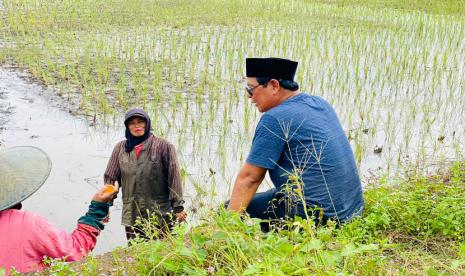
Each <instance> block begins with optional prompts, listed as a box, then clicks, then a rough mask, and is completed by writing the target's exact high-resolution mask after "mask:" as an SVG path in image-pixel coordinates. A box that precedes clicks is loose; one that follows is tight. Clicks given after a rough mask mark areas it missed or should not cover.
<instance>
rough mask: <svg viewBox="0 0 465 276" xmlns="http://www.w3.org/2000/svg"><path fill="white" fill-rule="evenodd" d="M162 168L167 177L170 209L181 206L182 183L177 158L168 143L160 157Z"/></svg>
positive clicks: (172, 147) (174, 150) (173, 149)
mask: <svg viewBox="0 0 465 276" xmlns="http://www.w3.org/2000/svg"><path fill="white" fill-rule="evenodd" d="M162 160H163V165H164V168H165V170H166V172H167V174H166V175H167V177H168V188H169V190H170V195H169V199H170V201H171V204H172V207H178V206H182V205H183V203H184V201H183V200H182V182H181V174H180V173H179V164H178V158H177V156H176V149H175V148H174V146H173V145H172V144H170V143H167V144H166V148H165V153H164V154H163V157H162Z"/></svg>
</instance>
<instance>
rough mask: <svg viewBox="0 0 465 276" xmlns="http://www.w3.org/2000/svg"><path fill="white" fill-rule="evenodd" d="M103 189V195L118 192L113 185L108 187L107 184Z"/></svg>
mask: <svg viewBox="0 0 465 276" xmlns="http://www.w3.org/2000/svg"><path fill="white" fill-rule="evenodd" d="M103 187H104V193H106V194H113V193H117V192H118V190H117V188H116V187H115V186H113V185H109V184H106V185H105V186H103Z"/></svg>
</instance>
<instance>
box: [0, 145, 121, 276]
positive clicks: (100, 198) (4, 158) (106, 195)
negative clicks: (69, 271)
mask: <svg viewBox="0 0 465 276" xmlns="http://www.w3.org/2000/svg"><path fill="white" fill-rule="evenodd" d="M50 170H51V161H50V159H49V158H48V156H47V154H46V153H45V152H43V151H42V150H40V149H38V148H35V147H14V148H10V149H7V150H3V151H1V152H0V271H1V270H2V269H4V270H5V272H6V275H9V274H10V273H11V271H12V270H14V271H17V272H29V271H35V270H40V269H42V268H43V267H45V266H46V265H45V264H43V263H42V261H43V259H44V257H50V258H54V259H55V258H63V259H64V260H65V261H77V260H80V259H82V258H83V257H85V256H86V255H87V254H88V253H89V252H90V251H91V250H92V249H93V248H94V246H95V243H96V241H97V236H98V235H99V233H100V231H101V230H103V228H104V225H103V223H102V221H103V220H104V219H105V218H106V217H107V215H108V209H109V206H110V204H109V203H108V202H110V201H111V200H112V199H113V197H114V195H115V193H116V191H110V192H108V189H106V188H103V189H101V190H100V191H98V192H97V193H96V194H95V195H94V196H93V197H92V201H91V203H90V206H89V210H88V211H87V213H86V214H85V215H84V216H82V217H80V218H79V220H78V223H77V226H76V228H75V229H74V231H73V232H72V233H71V234H68V233H66V232H65V231H63V230H60V229H57V228H55V227H54V226H52V225H51V224H50V223H49V222H48V221H47V220H46V219H45V218H43V217H41V216H39V215H36V214H34V213H32V212H29V211H25V210H21V207H22V205H21V202H23V201H24V200H25V199H26V198H28V197H29V196H30V195H32V194H33V193H35V192H36V191H37V190H38V189H39V188H40V187H41V186H42V185H43V183H44V182H45V180H46V179H47V178H48V175H49V173H50Z"/></svg>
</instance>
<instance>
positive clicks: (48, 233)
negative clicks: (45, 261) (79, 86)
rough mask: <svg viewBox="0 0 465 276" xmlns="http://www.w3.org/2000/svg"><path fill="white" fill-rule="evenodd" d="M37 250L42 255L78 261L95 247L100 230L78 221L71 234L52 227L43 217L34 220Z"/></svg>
mask: <svg viewBox="0 0 465 276" xmlns="http://www.w3.org/2000/svg"><path fill="white" fill-rule="evenodd" d="M35 233H36V234H37V235H38V236H39V237H37V238H36V245H37V249H36V250H37V251H38V253H39V254H41V255H42V256H48V257H51V258H54V259H55V258H64V260H65V261H78V260H80V259H82V258H83V257H85V256H86V255H87V254H88V253H89V252H90V251H91V250H92V249H94V247H95V243H96V242H97V236H98V235H99V233H100V230H98V229H97V228H94V227H92V226H90V225H87V224H82V223H78V225H77V227H76V229H74V231H73V232H72V233H71V234H68V233H66V232H65V231H63V230H60V229H57V228H55V227H53V226H52V225H51V224H50V223H48V222H47V220H45V219H44V218H40V219H38V220H37V222H36V231H35Z"/></svg>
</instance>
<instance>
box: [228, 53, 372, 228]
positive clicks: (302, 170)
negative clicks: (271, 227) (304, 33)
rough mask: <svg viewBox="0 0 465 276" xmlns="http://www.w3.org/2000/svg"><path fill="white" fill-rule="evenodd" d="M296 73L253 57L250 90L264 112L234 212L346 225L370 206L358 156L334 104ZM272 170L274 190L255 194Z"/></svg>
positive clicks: (292, 67)
mask: <svg viewBox="0 0 465 276" xmlns="http://www.w3.org/2000/svg"><path fill="white" fill-rule="evenodd" d="M296 70H297V62H295V61H292V60H288V59H281V58H247V59H246V77H247V78H246V81H247V84H246V87H245V89H246V92H247V94H248V97H249V98H250V100H251V102H252V103H253V104H255V106H256V107H257V109H258V111H259V112H261V113H263V115H262V116H261V118H260V121H259V122H258V125H257V127H256V129H255V135H254V138H253V141H252V146H251V150H250V153H249V155H248V157H247V160H246V163H245V164H244V165H243V166H242V168H241V169H240V171H239V174H238V176H237V177H236V180H235V183H234V187H233V191H232V195H231V199H230V201H229V204H228V208H229V210H232V211H238V212H243V211H244V210H245V211H246V212H247V213H248V214H249V215H250V216H251V217H256V218H260V219H265V220H273V219H285V218H293V217H296V216H299V217H302V218H313V219H314V220H315V221H316V223H325V222H326V221H328V220H329V219H331V220H333V221H336V222H338V223H339V222H340V223H342V222H345V221H347V220H349V219H351V218H352V217H354V216H356V215H358V214H360V213H361V212H362V211H363V208H364V201H363V197H362V187H361V183H360V177H359V175H358V170H357V167H356V164H355V159H354V156H353V152H352V149H351V147H350V144H349V141H348V139H347V137H346V135H345V133H344V131H343V129H342V127H341V124H340V122H339V119H338V117H337V115H336V113H335V111H334V110H333V108H332V107H331V106H330V105H329V103H328V102H326V101H325V100H324V99H322V98H321V97H317V96H313V95H309V94H307V93H301V92H299V85H298V84H297V83H296V82H295V81H294V76H295V73H296ZM267 172H268V174H269V177H270V178H271V181H272V182H273V184H274V186H275V187H274V188H272V189H270V190H268V191H266V192H263V193H256V191H257V189H258V187H259V186H260V184H261V182H262V181H263V179H264V177H265V175H266V173H267Z"/></svg>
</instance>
